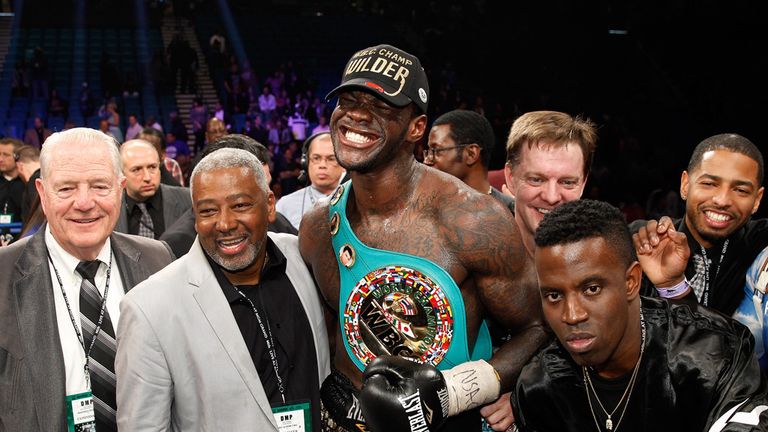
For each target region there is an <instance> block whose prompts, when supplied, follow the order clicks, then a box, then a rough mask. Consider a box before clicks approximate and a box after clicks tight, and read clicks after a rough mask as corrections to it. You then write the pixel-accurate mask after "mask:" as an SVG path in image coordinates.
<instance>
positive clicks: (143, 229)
mask: <svg viewBox="0 0 768 432" xmlns="http://www.w3.org/2000/svg"><path fill="white" fill-rule="evenodd" d="M136 205H137V206H138V207H139V210H141V219H139V235H140V236H142V237H147V238H151V239H153V238H155V225H154V224H153V223H152V217H151V216H150V215H149V211H148V210H147V204H146V203H143V202H142V203H136Z"/></svg>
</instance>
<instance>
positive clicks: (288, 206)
mask: <svg viewBox="0 0 768 432" xmlns="http://www.w3.org/2000/svg"><path fill="white" fill-rule="evenodd" d="M344 173H345V171H344V168H342V167H341V166H340V165H339V164H338V162H336V156H335V155H334V153H333V143H332V142H331V135H330V134H329V133H328V132H320V133H318V134H315V135H312V136H311V137H309V138H307V140H306V141H304V145H303V146H302V148H301V174H299V182H301V183H306V182H307V180H308V181H309V185H308V186H306V187H304V188H301V189H299V190H297V191H295V192H293V193H291V194H288V195H286V196H284V197H282V198H280V199H279V200H278V201H277V211H278V212H280V213H282V214H283V215H284V216H285V217H286V218H287V219H288V220H289V221H290V222H291V224H293V226H294V227H296V229H299V225H300V224H301V218H302V216H304V213H307V212H308V211H310V210H311V209H312V208H313V207H314V206H315V205H316V204H317V203H318V202H320V201H321V200H327V199H328V198H329V197H330V196H331V195H332V194H333V192H334V191H335V190H336V188H337V187H338V186H339V183H340V182H341V178H342V177H343V176H344Z"/></svg>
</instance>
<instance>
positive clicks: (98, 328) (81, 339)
mask: <svg viewBox="0 0 768 432" xmlns="http://www.w3.org/2000/svg"><path fill="white" fill-rule="evenodd" d="M46 253H47V254H48V261H49V262H50V263H51V267H53V272H54V273H55V274H56V280H57V281H58V282H59V288H61V295H62V296H63V297H64V304H66V305H67V312H69V319H70V320H71V321H72V327H74V329H75V334H77V340H78V341H79V342H80V346H82V347H83V352H84V353H85V366H84V367H83V369H84V371H85V379H86V381H87V382H88V386H89V387H90V382H91V380H90V372H89V369H88V362H89V361H90V358H91V351H92V350H93V346H94V345H95V344H96V338H97V337H98V336H99V332H100V331H101V324H102V322H103V321H104V311H105V310H106V307H107V295H108V294H109V280H110V278H111V275H112V250H110V251H109V265H108V266H107V281H106V284H105V286H104V295H103V296H102V297H101V307H100V308H99V319H98V322H97V323H96V328H95V329H94V331H93V338H92V339H91V344H90V345H89V346H88V348H86V347H85V338H84V337H83V334H82V333H80V326H78V325H77V321H76V320H75V315H74V314H73V313H72V307H70V306H69V298H68V297H67V292H66V291H65V290H64V283H63V282H62V281H61V275H59V270H58V269H57V268H56V265H55V264H54V263H53V259H52V258H51V252H50V251H46ZM93 284H94V286H95V285H96V280H95V279H94V281H93ZM81 289H82V288H81ZM97 289H98V288H97Z"/></svg>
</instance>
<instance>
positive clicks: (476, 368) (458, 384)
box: [443, 360, 501, 416]
mask: <svg viewBox="0 0 768 432" xmlns="http://www.w3.org/2000/svg"><path fill="white" fill-rule="evenodd" d="M443 378H445V385H446V388H447V390H448V392H447V393H448V416H453V415H456V414H459V413H462V412H464V411H467V410H470V409H472V408H475V407H478V406H480V405H485V404H487V403H490V402H493V401H495V400H496V399H498V397H499V392H500V391H501V383H500V378H499V373H498V372H496V369H494V368H493V366H491V365H490V364H488V362H486V361H485V360H478V361H471V362H466V363H462V364H460V365H458V366H455V367H452V368H450V369H448V370H445V371H443Z"/></svg>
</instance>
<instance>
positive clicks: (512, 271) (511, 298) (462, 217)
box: [453, 196, 548, 392]
mask: <svg viewBox="0 0 768 432" xmlns="http://www.w3.org/2000/svg"><path fill="white" fill-rule="evenodd" d="M463 204H464V205H461V209H460V210H457V211H456V216H455V217H454V221H455V222H454V223H455V225H454V227H453V229H454V233H455V234H454V237H453V241H454V242H456V244H455V245H454V247H456V248H457V249H456V250H458V251H460V255H459V256H460V257H461V259H462V262H463V264H464V266H465V268H466V269H467V271H468V272H469V275H468V279H469V280H470V281H471V282H473V283H474V288H475V292H476V294H477V298H478V299H479V303H480V304H481V305H482V309H484V310H485V312H486V314H488V315H489V316H491V317H492V318H493V319H495V320H496V321H497V322H499V323H500V324H502V325H503V326H504V327H505V328H506V329H508V330H509V332H510V334H511V336H512V338H511V339H510V340H509V341H507V342H506V343H505V344H504V345H502V347H501V348H500V349H499V350H498V351H497V352H496V353H495V354H494V356H493V357H492V358H491V360H490V361H489V363H490V364H491V365H492V366H493V367H494V369H496V371H498V372H499V376H500V378H501V391H502V392H506V391H509V390H511V389H512V388H513V387H514V383H515V381H516V380H517V377H518V376H519V375H520V371H521V370H522V368H523V366H524V365H525V363H526V362H527V361H528V359H530V358H531V357H532V356H533V354H534V353H536V351H538V349H539V348H540V347H541V346H543V345H544V344H545V343H546V342H547V341H548V336H547V334H546V333H545V331H544V328H543V325H542V313H541V301H540V299H539V298H540V297H539V293H538V282H537V280H536V272H535V269H534V268H533V262H532V260H531V259H530V258H529V257H528V255H527V254H526V252H525V248H524V246H523V243H522V239H521V238H520V233H519V231H518V229H517V226H516V225H515V221H514V219H513V218H512V217H511V215H510V213H509V211H508V210H506V208H504V207H503V206H502V205H501V204H499V203H498V202H496V200H494V199H492V198H489V197H486V196H477V197H473V198H472V199H469V200H467V201H466V202H465V203H463Z"/></svg>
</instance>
